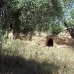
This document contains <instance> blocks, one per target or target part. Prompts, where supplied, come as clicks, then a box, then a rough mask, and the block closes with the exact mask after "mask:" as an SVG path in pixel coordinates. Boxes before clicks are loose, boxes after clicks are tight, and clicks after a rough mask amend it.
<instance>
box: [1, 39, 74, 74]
mask: <svg viewBox="0 0 74 74" xmlns="http://www.w3.org/2000/svg"><path fill="white" fill-rule="evenodd" d="M2 53H3V55H4V57H5V60H7V61H9V57H8V58H7V57H6V56H7V55H8V56H13V58H11V57H10V58H11V59H10V60H11V61H9V62H10V63H12V65H15V64H16V63H15V62H16V60H17V56H18V57H19V58H18V61H19V63H18V66H16V65H15V66H16V69H15V67H14V68H12V66H11V65H9V66H8V64H10V63H9V62H8V63H7V62H6V63H4V64H7V65H6V66H4V67H5V68H6V67H7V68H8V69H9V67H10V69H11V72H12V74H74V50H73V48H72V47H71V46H54V47H42V46H38V45H35V44H32V42H29V41H27V42H25V41H20V40H12V41H11V40H7V41H5V42H4V43H3V49H2ZM14 57H16V58H14ZM20 57H21V58H23V60H22V59H21V60H20ZM13 59H14V60H13ZM5 60H3V61H5ZM19 64H20V65H21V69H20V67H19V66H20V65H19ZM3 70H4V72H5V71H6V72H10V70H9V71H8V70H6V69H4V68H3ZM19 70H20V71H19ZM22 70H23V71H22ZM15 71H17V72H16V73H15Z"/></svg>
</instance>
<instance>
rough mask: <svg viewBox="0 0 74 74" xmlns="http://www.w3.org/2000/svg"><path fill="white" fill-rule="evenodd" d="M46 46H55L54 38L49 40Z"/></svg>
mask: <svg viewBox="0 0 74 74" xmlns="http://www.w3.org/2000/svg"><path fill="white" fill-rule="evenodd" d="M46 46H53V39H52V38H49V39H48V40H47V43H46Z"/></svg>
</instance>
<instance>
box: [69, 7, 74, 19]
mask: <svg viewBox="0 0 74 74" xmlns="http://www.w3.org/2000/svg"><path fill="white" fill-rule="evenodd" d="M70 14H71V18H72V19H74V8H72V9H71V12H70Z"/></svg>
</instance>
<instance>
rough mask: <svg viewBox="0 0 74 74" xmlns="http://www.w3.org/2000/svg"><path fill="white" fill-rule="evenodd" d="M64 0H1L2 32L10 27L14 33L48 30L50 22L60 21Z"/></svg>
mask: <svg viewBox="0 0 74 74" xmlns="http://www.w3.org/2000/svg"><path fill="white" fill-rule="evenodd" d="M72 2H73V0H71V1H66V0H45V1H44V0H3V1H2V2H1V3H2V4H1V8H0V10H1V13H0V14H1V15H2V16H1V19H2V21H1V23H2V28H3V29H4V30H7V29H8V30H9V29H10V25H11V26H12V29H13V30H14V32H24V33H28V32H29V31H31V32H33V31H34V30H38V31H41V30H49V26H50V24H51V23H52V22H56V21H57V20H59V22H60V20H62V18H63V15H64V6H65V7H68V6H67V5H65V4H66V3H67V4H68V5H69V4H70V3H72Z"/></svg>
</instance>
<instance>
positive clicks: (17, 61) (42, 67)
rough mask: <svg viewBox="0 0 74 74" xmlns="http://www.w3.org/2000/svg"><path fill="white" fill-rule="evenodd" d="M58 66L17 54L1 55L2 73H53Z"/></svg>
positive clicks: (0, 70) (0, 72)
mask: <svg viewBox="0 0 74 74" xmlns="http://www.w3.org/2000/svg"><path fill="white" fill-rule="evenodd" d="M53 71H55V72H56V71H57V66H55V65H54V64H48V63H46V62H43V63H38V62H36V61H35V60H26V59H24V58H21V57H17V56H5V55H3V56H0V74H53Z"/></svg>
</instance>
